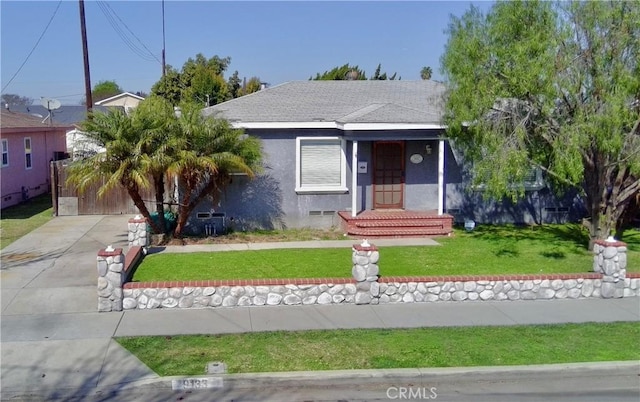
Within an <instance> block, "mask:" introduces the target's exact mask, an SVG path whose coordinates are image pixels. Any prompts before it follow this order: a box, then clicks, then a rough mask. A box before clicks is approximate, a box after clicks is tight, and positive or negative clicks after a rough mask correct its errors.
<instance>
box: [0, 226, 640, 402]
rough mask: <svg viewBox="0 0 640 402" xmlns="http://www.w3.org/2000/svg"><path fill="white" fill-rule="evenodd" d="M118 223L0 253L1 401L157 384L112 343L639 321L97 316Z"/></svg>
mask: <svg viewBox="0 0 640 402" xmlns="http://www.w3.org/2000/svg"><path fill="white" fill-rule="evenodd" d="M127 219H128V217H125V216H108V217H102V216H79V217H58V218H56V219H54V220H52V221H50V222H49V223H47V224H46V225H44V226H43V227H41V228H40V229H37V230H36V231H34V232H32V233H30V234H29V235H27V236H25V237H23V238H22V239H20V240H18V241H17V242H15V243H13V244H11V245H10V246H8V247H6V248H5V249H4V250H2V269H1V270H0V281H1V282H0V285H1V293H0V299H1V302H2V303H1V308H2V316H1V321H0V325H1V328H0V340H1V344H0V346H1V348H2V351H1V353H2V355H1V357H2V360H1V377H0V381H1V384H2V395H3V398H4V397H8V396H9V395H11V396H15V395H26V394H29V393H38V394H39V395H47V396H48V397H51V398H55V397H56V395H58V396H60V395H62V394H61V393H63V394H64V395H65V396H68V395H71V396H73V395H74V393H76V395H84V394H86V393H87V392H90V391H95V390H96V389H105V388H109V387H121V386H123V385H124V384H131V383H137V382H145V381H147V382H148V381H155V380H158V379H159V378H158V376H157V375H156V374H155V373H153V372H152V371H151V370H149V369H148V368H147V367H146V366H145V365H144V364H142V363H141V362H140V361H139V360H138V359H137V358H135V357H134V356H132V355H130V354H129V353H128V352H126V351H125V350H124V349H123V348H121V347H120V346H119V345H118V344H117V343H116V342H115V341H113V340H112V337H114V336H133V335H177V334H219V333H237V332H258V331H273V330H305V329H334V328H410V327H437V326H469V325H519V324H542V323H544V324H550V323H564V322H612V321H640V298H637V297H636V298H625V299H582V300H554V301H513V302H506V301H505V302H462V303H456V302H451V303H437V304H429V303H420V304H387V305H377V306H355V305H339V306H331V305H328V306H287V307H243V308H233V309H191V310H136V311H127V312H113V313H97V312H96V309H97V296H96V262H95V261H96V254H97V252H98V250H99V249H100V248H104V247H106V246H107V245H109V244H112V245H114V246H119V247H126V240H127V239H126V222H127ZM394 241H395V242H398V240H394ZM316 243H318V242H315V243H309V244H306V243H305V244H299V243H297V245H298V246H305V245H311V244H316ZM352 243H354V241H352V240H348V241H346V242H343V241H340V243H335V245H336V246H340V247H345V246H346V247H348V246H349V245H350V244H352ZM383 243H384V242H383ZM426 243H427V242H425V245H426ZM376 244H379V245H384V246H389V245H391V244H382V243H380V242H379V241H376ZM402 244H407V243H405V242H402ZM273 246H274V245H273V243H271V244H269V245H266V246H265V247H273ZM291 246H293V245H291ZM236 247H238V248H239V249H242V248H241V247H240V246H236ZM242 247H247V248H245V249H255V247H261V246H256V245H249V246H247V245H244V246H242ZM165 251H166V252H169V251H170V250H169V249H166V250H165ZM56 393H58V394H56Z"/></svg>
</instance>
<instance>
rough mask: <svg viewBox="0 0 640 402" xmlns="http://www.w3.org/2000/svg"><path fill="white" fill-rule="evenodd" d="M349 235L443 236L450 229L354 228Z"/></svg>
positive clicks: (371, 236) (373, 236)
mask: <svg viewBox="0 0 640 402" xmlns="http://www.w3.org/2000/svg"><path fill="white" fill-rule="evenodd" d="M348 233H349V235H352V236H362V237H370V238H375V237H416V236H444V235H448V234H449V233H451V230H450V229H445V228H443V227H442V226H440V227H433V228H428V227H423V228H415V227H414V228H411V227H397V228H391V227H389V228H354V229H349V231H348Z"/></svg>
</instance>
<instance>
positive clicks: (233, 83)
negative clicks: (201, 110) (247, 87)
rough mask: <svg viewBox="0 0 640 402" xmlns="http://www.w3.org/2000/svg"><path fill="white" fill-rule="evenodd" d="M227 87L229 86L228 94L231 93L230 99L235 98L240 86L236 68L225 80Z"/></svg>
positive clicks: (240, 81)
mask: <svg viewBox="0 0 640 402" xmlns="http://www.w3.org/2000/svg"><path fill="white" fill-rule="evenodd" d="M227 87H228V88H229V95H231V98H232V99H235V98H237V97H238V96H240V95H238V92H239V91H240V89H241V88H242V80H241V79H240V75H239V74H238V70H236V71H234V72H233V74H232V75H231V77H229V80H228V81H227Z"/></svg>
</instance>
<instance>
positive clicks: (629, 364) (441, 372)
mask: <svg viewBox="0 0 640 402" xmlns="http://www.w3.org/2000/svg"><path fill="white" fill-rule="evenodd" d="M632 368H636V369H637V371H638V372H639V373H640V360H629V361H612V362H587V363H559V364H537V365H521V366H477V367H437V368H433V367H424V368H400V369H372V370H322V371H287V372H268V373H243V374H209V375H201V376H167V377H159V378H153V379H146V380H140V381H136V382H131V383H126V384H121V388H120V389H128V388H137V387H151V386H154V387H158V386H160V387H163V388H171V383H172V381H174V380H182V379H186V378H211V377H217V378H222V379H223V381H224V382H225V383H227V384H228V383H232V384H233V385H234V387H254V386H257V385H260V384H261V383H264V384H269V385H273V383H279V382H282V383H284V382H298V381H305V380H309V381H323V380H338V379H339V380H344V379H350V378H351V379H359V378H386V379H393V378H399V377H417V378H424V377H441V376H449V375H459V374H484V375H491V374H502V373H509V374H514V373H519V374H526V373H530V374H534V373H543V372H544V373H550V372H551V373H553V372H563V371H567V370H572V371H591V370H598V371H602V370H612V369H623V370H624V369H632ZM115 386H117V385H115ZM106 388H113V386H109V387H106Z"/></svg>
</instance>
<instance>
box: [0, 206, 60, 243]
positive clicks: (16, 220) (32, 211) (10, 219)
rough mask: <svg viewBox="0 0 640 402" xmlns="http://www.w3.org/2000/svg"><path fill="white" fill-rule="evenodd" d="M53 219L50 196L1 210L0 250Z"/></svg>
mask: <svg viewBox="0 0 640 402" xmlns="http://www.w3.org/2000/svg"><path fill="white" fill-rule="evenodd" d="M52 218H53V207H52V206H51V195H50V194H43V195H40V196H37V197H33V198H31V199H30V200H29V201H28V202H26V203H25V204H20V205H16V206H13V207H9V208H5V209H3V210H2V214H1V216H0V224H1V225H0V226H1V227H0V249H3V248H5V247H6V246H8V245H9V244H11V243H13V242H14V241H16V240H18V239H19V238H21V237H22V236H24V235H26V234H27V233H29V232H31V231H32V230H33V229H35V228H37V227H40V226H42V225H44V224H45V223H47V222H48V221H50V220H51V219H52Z"/></svg>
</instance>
